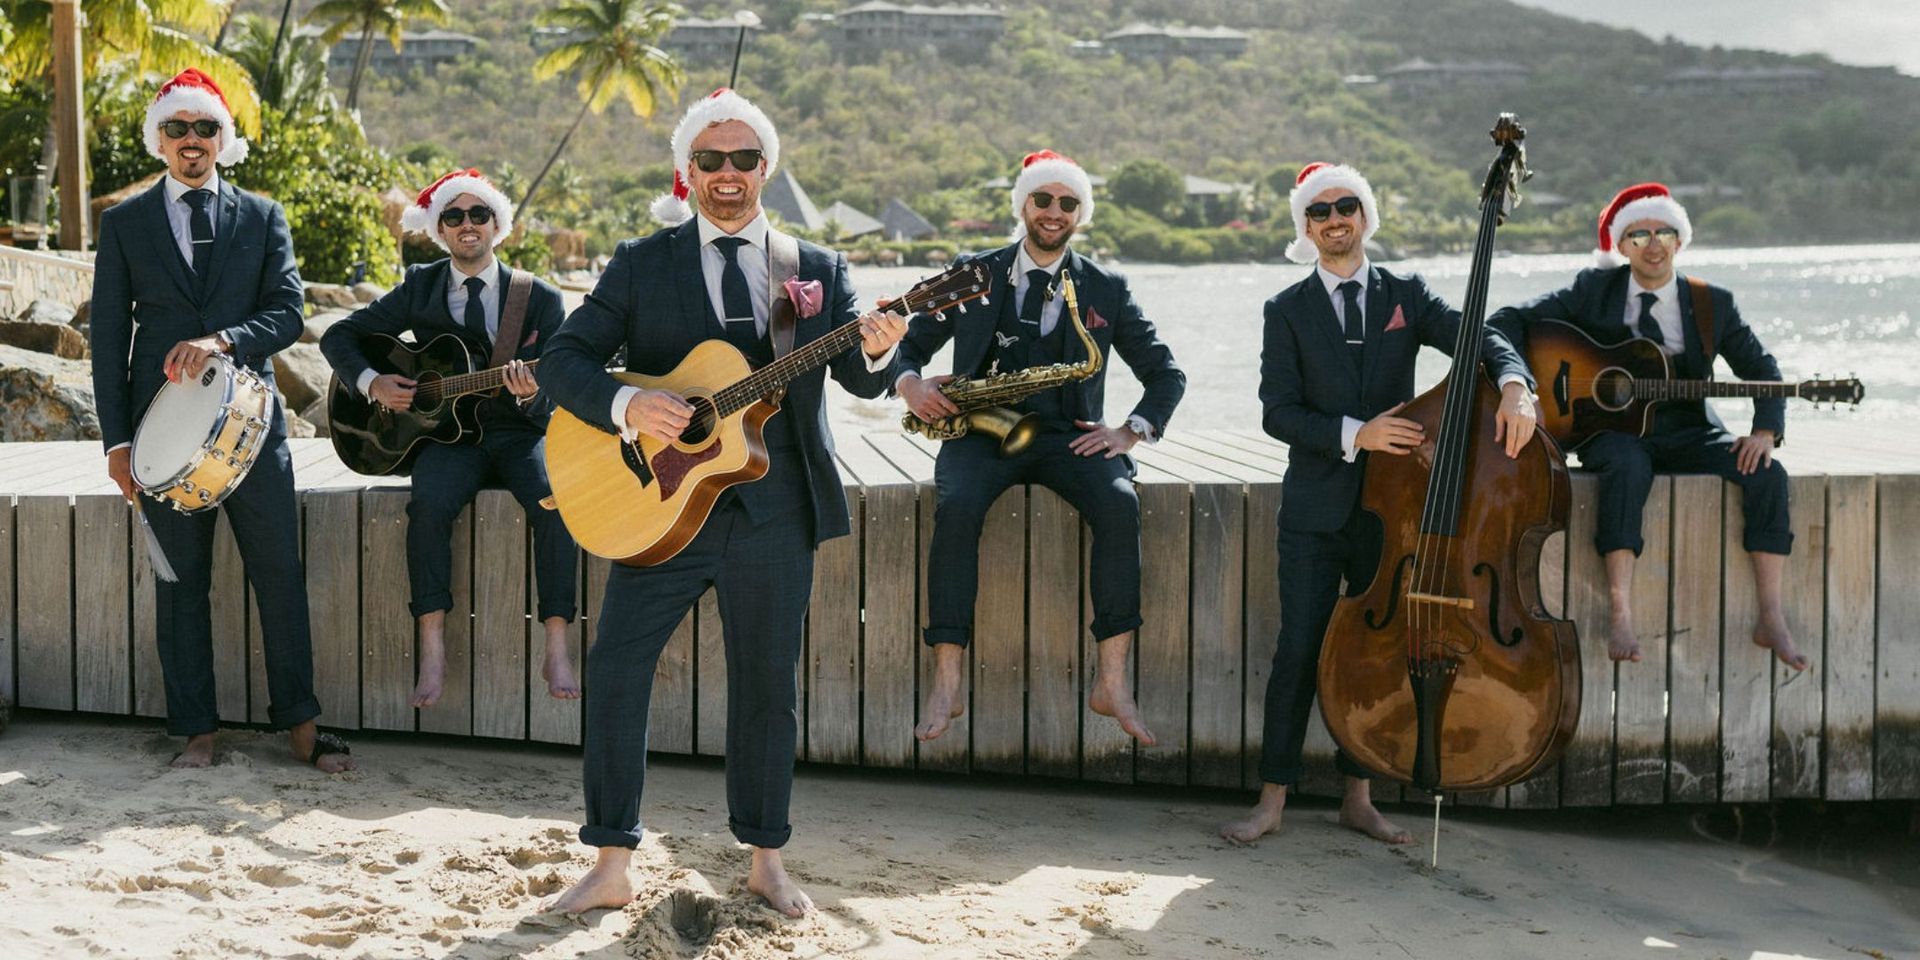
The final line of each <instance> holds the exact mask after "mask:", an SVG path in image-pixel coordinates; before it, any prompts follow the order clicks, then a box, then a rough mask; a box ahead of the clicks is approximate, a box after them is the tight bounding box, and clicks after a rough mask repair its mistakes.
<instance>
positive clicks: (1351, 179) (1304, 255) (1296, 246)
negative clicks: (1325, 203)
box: [1287, 162, 1380, 263]
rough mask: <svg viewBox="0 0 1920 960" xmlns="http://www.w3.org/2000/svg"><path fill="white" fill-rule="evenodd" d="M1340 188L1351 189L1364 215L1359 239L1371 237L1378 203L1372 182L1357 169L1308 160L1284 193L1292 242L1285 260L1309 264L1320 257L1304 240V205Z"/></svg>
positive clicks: (1376, 222) (1376, 224) (1377, 224)
mask: <svg viewBox="0 0 1920 960" xmlns="http://www.w3.org/2000/svg"><path fill="white" fill-rule="evenodd" d="M1339 188H1344V189H1347V190H1351V191H1353V195H1354V196H1355V197H1358V198H1359V199H1360V212H1362V213H1364V214H1366V215H1367V226H1366V229H1364V230H1362V231H1360V242H1361V243H1362V244H1364V243H1366V242H1367V241H1368V240H1371V239H1373V234H1374V231H1376V230H1379V229H1380V206H1379V204H1377V203H1375V202H1374V200H1373V185H1372V184H1369V183H1368V182H1367V178H1366V177H1363V176H1361V175H1360V171H1358V170H1355V169H1354V168H1352V167H1349V166H1347V165H1346V164H1344V163H1325V162H1317V163H1309V164H1307V165H1306V166H1304V167H1301V168H1300V175H1299V176H1297V177H1295V178H1293V191H1292V192H1291V193H1289V194H1287V205H1288V206H1289V207H1292V208H1293V233H1294V237H1293V242H1292V243H1289V244H1287V259H1289V260H1292V261H1293V262H1294V263H1312V262H1314V261H1316V260H1318V259H1320V251H1319V249H1317V248H1316V247H1314V245H1313V241H1312V240H1309V239H1307V207H1308V206H1310V205H1312V203H1313V198H1314V197H1317V196H1319V195H1321V194H1323V193H1325V192H1327V191H1328V190H1333V189H1339Z"/></svg>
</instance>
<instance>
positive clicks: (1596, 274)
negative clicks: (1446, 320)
mask: <svg viewBox="0 0 1920 960" xmlns="http://www.w3.org/2000/svg"><path fill="white" fill-rule="evenodd" d="M1631 276H1632V268H1631V267H1628V266H1625V265H1622V266H1618V267H1594V268H1591V269H1587V270H1582V271H1580V275H1579V276H1576V277H1574V278H1573V285H1572V286H1570V287H1567V288H1566V289H1564V290H1555V291H1554V292H1552V293H1548V294H1543V295H1541V296H1539V297H1536V298H1534V299H1532V300H1529V301H1527V302H1526V303H1522V304H1518V305H1516V306H1511V307H1507V308H1505V309H1502V310H1500V311H1498V312H1496V313H1494V315H1493V316H1491V317H1489V318H1488V319H1487V322H1489V323H1491V324H1494V325H1496V326H1498V327H1499V328H1500V331H1501V332H1502V333H1504V334H1506V335H1507V337H1508V338H1509V339H1511V340H1512V341H1513V342H1514V343H1517V344H1519V345H1520V348H1521V349H1522V350H1523V351H1524V350H1525V349H1526V343H1527V340H1526V337H1527V325H1528V324H1530V323H1532V322H1533V321H1535V320H1565V321H1566V322H1568V323H1571V324H1573V325H1574V326H1576V327H1579V328H1580V329H1582V330H1584V331H1586V333H1587V335H1588V336H1590V337H1592V338H1594V339H1595V340H1598V341H1600V342H1601V343H1608V344H1611V343H1619V342H1620V341H1622V340H1625V339H1627V338H1628V337H1637V336H1639V335H1640V334H1639V331H1636V330H1633V329H1631V328H1629V327H1628V326H1627V323H1626V316H1627V287H1628V286H1629V285H1630V284H1631V279H1630V278H1631ZM1675 280H1676V281H1677V282H1678V284H1679V290H1680V294H1679V295H1680V326H1681V327H1682V328H1683V329H1684V331H1685V333H1686V338H1687V345H1686V356H1687V360H1688V362H1689V363H1690V364H1692V366H1693V369H1695V370H1699V371H1702V372H1703V374H1704V376H1705V377H1706V379H1709V380H1711V379H1713V367H1712V366H1711V365H1710V359H1709V356H1708V354H1707V353H1706V351H1705V350H1704V348H1703V345H1702V344H1701V343H1700V327H1699V324H1698V323H1697V322H1696V321H1695V319H1694V315H1693V291H1692V290H1690V289H1689V286H1688V283H1687V278H1686V276H1685V275H1684V274H1676V275H1675ZM1707 291H1708V294H1709V296H1710V298H1711V302H1712V303H1713V339H1714V343H1713V350H1712V353H1713V354H1714V355H1717V356H1722V357H1725V358H1727V365H1728V366H1730V367H1732V368H1733V372H1734V373H1735V374H1736V375H1737V376H1739V377H1740V378H1742V379H1745V380H1778V379H1780V365H1779V364H1778V363H1775V362H1774V360H1773V355H1772V354H1770V353H1768V352H1767V348H1766V347H1764V346H1761V345H1760V338H1759V337H1756V336H1754V334H1753V328H1752V327H1749V326H1747V324H1746V321H1745V320H1742V319H1741V318H1740V308H1738V307H1736V306H1734V305H1733V294H1732V293H1729V292H1728V291H1726V290H1723V289H1721V288H1720V287H1716V286H1713V285H1712V284H1708V285H1707ZM1689 404H1691V405H1694V406H1697V407H1698V408H1699V409H1700V412H1701V414H1702V416H1704V417H1705V418H1706V420H1707V422H1708V423H1711V424H1713V425H1714V426H1716V427H1719V428H1720V429H1722V430H1725V429H1726V425H1725V424H1723V423H1721V422H1720V418H1719V417H1718V416H1716V415H1714V412H1713V408H1712V407H1709V406H1707V405H1706V402H1705V401H1701V400H1693V401H1667V402H1666V403H1663V404H1662V405H1661V406H1662V407H1663V408H1667V407H1680V406H1686V405H1689ZM1753 427H1754V429H1756V430H1772V431H1773V435H1774V439H1775V441H1776V442H1778V441H1781V440H1785V439H1786V436H1787V401H1786V400H1785V399H1784V398H1781V397H1764V398H1756V399H1755V400H1754V401H1753Z"/></svg>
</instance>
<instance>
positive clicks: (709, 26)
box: [660, 17, 761, 64]
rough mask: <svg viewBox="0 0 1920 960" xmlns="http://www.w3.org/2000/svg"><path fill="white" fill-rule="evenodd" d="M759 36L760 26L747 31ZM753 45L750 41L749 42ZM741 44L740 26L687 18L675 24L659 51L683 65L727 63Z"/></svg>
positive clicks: (731, 22)
mask: <svg viewBox="0 0 1920 960" xmlns="http://www.w3.org/2000/svg"><path fill="white" fill-rule="evenodd" d="M747 32H748V33H759V32H761V28H760V27H759V26H752V27H748V28H747ZM747 42H748V43H753V41H752V40H751V39H749V40H748V41H747ZM739 43H740V24H739V22H738V21H735V20H702V19H700V18H699V17H688V18H686V19H684V20H675V21H674V22H673V31H672V32H670V33H668V34H667V36H666V39H664V40H661V41H660V47H661V49H663V50H666V51H667V52H668V53H671V54H673V55H674V57H675V58H676V59H678V60H680V61H681V62H682V63H688V64H706V63H728V62H731V61H732V60H733V50H734V47H735V46H737V45H738V44H739Z"/></svg>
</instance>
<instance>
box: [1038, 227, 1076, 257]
mask: <svg viewBox="0 0 1920 960" xmlns="http://www.w3.org/2000/svg"><path fill="white" fill-rule="evenodd" d="M1027 237H1028V238H1030V239H1031V240H1033V245H1034V246H1036V247H1039V248H1040V249H1041V250H1042V251H1044V252H1046V253H1052V252H1054V251H1056V250H1059V249H1060V248H1062V247H1064V246H1066V245H1067V241H1069V240H1072V239H1073V228H1072V227H1068V228H1067V229H1065V230H1062V231H1060V235H1059V238H1058V239H1056V240H1052V241H1047V240H1042V239H1040V237H1041V233H1040V231H1038V230H1035V229H1033V227H1031V226H1029V227H1027Z"/></svg>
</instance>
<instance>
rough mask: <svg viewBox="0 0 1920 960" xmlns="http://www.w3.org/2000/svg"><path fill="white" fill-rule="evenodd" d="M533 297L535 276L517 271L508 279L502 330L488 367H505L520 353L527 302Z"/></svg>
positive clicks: (502, 314)
mask: <svg viewBox="0 0 1920 960" xmlns="http://www.w3.org/2000/svg"><path fill="white" fill-rule="evenodd" d="M532 297H533V274H532V273H531V272H529V271H526V270H515V271H513V276H511V277H509V278H508V279H507V305H506V307H505V308H503V309H502V310H501V311H500V329H499V331H498V332H497V333H496V334H495V335H494V338H493V361H492V362H491V363H489V364H487V366H489V367H504V366H506V365H507V361H508V360H512V359H513V355H514V354H516V353H518V352H520V329H521V328H522V327H524V326H526V323H527V301H528V300H529V299H531V298H532Z"/></svg>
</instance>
